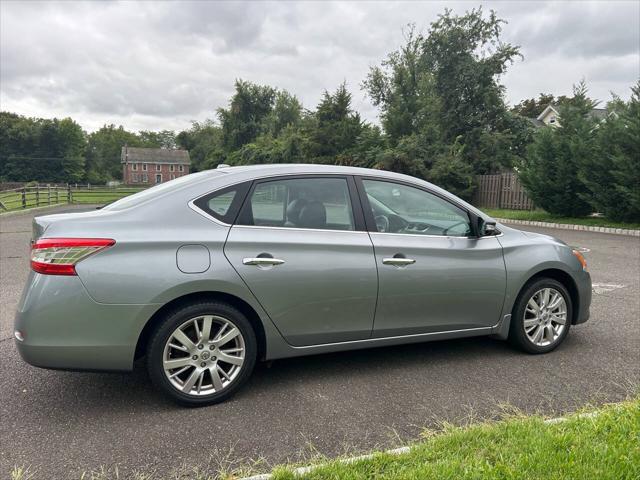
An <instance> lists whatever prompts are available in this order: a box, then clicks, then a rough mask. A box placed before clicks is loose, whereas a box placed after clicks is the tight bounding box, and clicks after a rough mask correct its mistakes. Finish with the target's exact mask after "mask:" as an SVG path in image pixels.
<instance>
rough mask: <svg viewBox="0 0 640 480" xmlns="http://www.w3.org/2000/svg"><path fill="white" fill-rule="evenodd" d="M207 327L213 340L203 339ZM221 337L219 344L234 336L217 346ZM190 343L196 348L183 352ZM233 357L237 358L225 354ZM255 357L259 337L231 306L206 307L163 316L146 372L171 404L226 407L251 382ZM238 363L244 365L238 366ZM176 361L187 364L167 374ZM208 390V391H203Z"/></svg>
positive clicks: (189, 307) (200, 304)
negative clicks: (222, 403)
mask: <svg viewBox="0 0 640 480" xmlns="http://www.w3.org/2000/svg"><path fill="white" fill-rule="evenodd" d="M205 321H208V322H209V323H208V324H209V332H210V337H211V338H209V336H208V337H207V338H205V337H204V335H205V334H204V332H205V331H206V326H205V324H204V322H205ZM223 326H224V328H225V330H223ZM218 328H219V330H217V329H218ZM234 328H235V329H237V330H234ZM178 330H180V332H181V333H180V332H178ZM183 334H184V335H185V336H186V337H185V336H183ZM199 335H201V336H199ZM217 335H219V340H218V343H219V342H220V341H224V339H225V338H226V337H227V336H231V335H235V336H233V337H232V339H231V340H228V341H227V342H228V343H224V344H222V345H218V344H216V342H215V341H216V338H214V336H217ZM178 339H180V340H178ZM199 339H200V340H199ZM189 341H191V342H192V345H189V346H185V345H187V344H189ZM232 342H234V343H232ZM228 346H232V347H236V348H231V349H229V348H227V347H228ZM225 349H226V350H225ZM183 350H184V351H183ZM232 351H233V354H232V353H225V352H232ZM216 354H217V355H218V357H216V356H215V355H216ZM237 355H238V356H237ZM173 356H175V358H174V357H173ZM205 356H206V358H205ZM241 357H242V358H241ZM256 357H257V341H256V335H255V332H254V330H253V327H252V326H251V323H250V322H249V321H248V320H247V318H246V317H245V316H244V315H243V314H242V313H241V312H240V311H238V310H237V309H236V308H234V307H233V306H231V305H228V304H226V303H221V302H213V301H212V302H207V301H205V302H198V303H193V304H189V305H186V306H183V307H180V308H178V309H175V310H172V311H170V312H168V313H167V314H166V315H165V316H164V318H163V321H161V322H160V323H159V324H158V326H157V327H156V329H155V331H154V332H153V334H152V335H151V339H150V341H149V344H148V346H147V370H148V372H149V376H150V378H151V381H152V382H153V384H154V385H155V386H156V387H157V388H158V389H160V390H161V391H162V392H163V393H165V394H166V395H167V396H169V397H170V398H171V399H172V400H174V401H175V402H177V403H178V404H180V405H183V406H187V407H201V406H206V405H213V404H215V403H219V402H222V401H224V400H226V399H228V398H229V397H231V396H232V395H233V394H235V393H236V392H237V391H238V390H239V389H240V388H241V387H242V385H243V384H244V383H245V382H246V381H247V380H248V379H249V377H250V376H251V373H252V371H253V368H254V366H255V363H256ZM225 360H229V361H230V362H233V364H232V363H226V362H225ZM240 360H242V364H241V365H236V363H238V362H240ZM172 361H176V362H182V364H184V363H188V364H187V365H182V364H180V365H179V366H178V367H176V368H175V369H173V370H171V369H169V368H168V367H167V369H165V366H168V365H169V363H167V362H172ZM171 365H173V364H171ZM183 368H186V370H185V371H184V372H182V373H178V374H176V372H178V371H179V370H182V369H183ZM174 374H176V375H174ZM192 375H193V376H197V380H196V382H197V384H194V383H193V381H192ZM225 375H226V376H225ZM214 376H215V377H216V380H217V381H215V380H214ZM170 377H171V378H170ZM200 377H202V380H201V379H200ZM222 383H224V385H223V384H222ZM204 384H210V386H209V387H204V386H203V385H204ZM190 385H192V386H190ZM216 387H218V388H216ZM201 388H202V390H201ZM186 389H189V391H188V392H186V391H185V390H186Z"/></svg>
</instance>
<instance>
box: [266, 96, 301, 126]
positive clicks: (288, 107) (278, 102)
mask: <svg viewBox="0 0 640 480" xmlns="http://www.w3.org/2000/svg"><path fill="white" fill-rule="evenodd" d="M301 119H302V103H300V100H298V98H297V97H296V96H295V95H291V94H290V93H289V92H287V91H286V90H280V91H277V92H276V96H275V101H274V105H273V109H272V110H271V112H270V114H269V115H268V117H267V118H266V123H267V131H268V132H269V133H270V134H271V135H272V136H273V137H277V136H278V135H280V133H281V132H282V130H283V129H285V128H287V127H297V126H299V125H300V120H301Z"/></svg>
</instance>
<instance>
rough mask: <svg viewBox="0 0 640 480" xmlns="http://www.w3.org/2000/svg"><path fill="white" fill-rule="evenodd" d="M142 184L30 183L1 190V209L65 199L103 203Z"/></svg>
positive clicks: (111, 200)
mask: <svg viewBox="0 0 640 480" xmlns="http://www.w3.org/2000/svg"><path fill="white" fill-rule="evenodd" d="M140 190H142V189H141V188H114V187H105V186H102V185H100V186H95V185H80V184H75V185H74V184H69V185H63V186H61V185H40V184H35V185H34V184H30V185H24V186H22V187H20V188H12V189H8V190H3V191H0V213H2V212H8V211H12V210H23V209H26V208H34V207H43V206H48V205H57V204H62V203H86V204H95V205H104V204H106V203H110V202H113V201H115V200H118V199H120V198H122V197H126V196H127V195H131V194H132V193H136V192H139V191H140Z"/></svg>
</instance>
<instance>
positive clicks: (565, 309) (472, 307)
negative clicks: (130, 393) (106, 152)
mask: <svg viewBox="0 0 640 480" xmlns="http://www.w3.org/2000/svg"><path fill="white" fill-rule="evenodd" d="M590 302H591V278H590V276H589V273H588V272H587V265H586V262H585V260H584V258H583V257H582V255H581V254H580V252H578V251H576V250H574V249H572V248H571V247H569V246H567V245H566V244H565V243H563V242H562V241H560V240H557V239H555V238H552V237H548V236H545V235H539V234H535V233H528V232H523V231H519V230H515V229H513V228H509V227H507V226H505V225H502V224H496V222H495V221H494V220H492V219H491V218H490V217H488V216H487V215H485V214H484V213H482V212H481V211H479V210H478V209H476V208H474V207H473V206H471V205H469V204H468V203H466V202H464V201H462V200H460V199H459V198H457V197H456V196H454V195H452V194H450V193H448V192H446V191H444V190H442V189H441V188H438V187H436V186H434V185H432V184H430V183H428V182H425V181H422V180H419V179H416V178H413V177H409V176H405V175H400V174H396V173H391V172H385V171H377V170H367V169H359V168H349V167H337V166H325V165H263V166H247V167H225V168H218V169H216V170H210V171H205V172H200V173H196V174H192V175H188V176H185V177H181V178H179V179H177V180H173V181H170V182H167V183H165V184H161V185H158V186H155V187H153V188H150V189H148V190H145V191H143V192H140V193H137V194H135V195H132V196H130V197H127V198H124V199H122V200H119V201H117V202H115V203H112V204H110V205H107V206H106V207H104V208H102V209H100V210H95V211H91V212H86V213H70V214H60V215H48V216H42V217H37V218H36V219H35V220H34V222H33V243H32V250H31V272H30V275H29V278H28V280H27V285H26V287H25V289H24V293H23V295H22V299H21V301H20V303H19V305H18V310H17V314H16V320H15V338H16V343H17V347H18V350H19V352H20V354H21V355H22V358H23V359H24V360H25V361H27V362H28V363H30V364H32V365H35V366H38V367H45V368H54V369H73V370H131V369H132V367H133V363H134V360H135V359H136V358H139V357H143V356H146V363H147V366H148V370H149V375H150V377H151V379H152V381H153V383H154V384H155V385H156V386H157V387H158V388H159V389H161V390H162V391H164V392H165V393H166V394H168V395H169V396H170V397H172V398H173V399H174V400H176V401H177V402H179V403H181V404H183V405H188V406H198V405H207V404H212V403H216V402H220V401H222V400H224V399H226V398H228V397H229V396H230V395H232V394H233V393H235V392H236V391H237V390H238V389H239V388H240V387H241V386H242V384H243V383H244V382H245V381H246V380H247V379H248V377H249V376H250V375H251V372H252V370H253V367H254V365H255V363H256V361H259V360H272V359H277V358H285V357H295V356H299V355H310V354H318V353H325V352H335V351H339V350H350V349H359V348H370V347H379V346H386V345H396V344H402V343H413V342H425V341H430V340H440V339H451V338H460V337H471V336H478V335H494V336H496V337H499V338H502V339H508V340H509V341H510V342H511V343H512V344H513V345H515V346H517V347H518V348H520V349H522V350H524V351H526V352H529V353H546V352H549V351H551V350H553V349H554V348H556V347H557V346H558V345H559V344H560V343H561V342H562V341H563V340H564V339H565V337H566V336H567V334H568V333H569V328H570V327H571V326H572V325H575V324H579V323H582V322H585V321H586V320H587V319H588V318H589V304H590ZM356 374H357V373H356Z"/></svg>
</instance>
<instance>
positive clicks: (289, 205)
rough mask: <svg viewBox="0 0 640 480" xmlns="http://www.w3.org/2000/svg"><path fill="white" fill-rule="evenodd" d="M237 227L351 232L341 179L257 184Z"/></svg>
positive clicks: (351, 220) (345, 187)
mask: <svg viewBox="0 0 640 480" xmlns="http://www.w3.org/2000/svg"><path fill="white" fill-rule="evenodd" d="M238 223H239V224H242V225H255V226H266V227H288V228H312V229H322V230H355V223H354V218H353V210H352V208H351V198H350V196H349V187H348V184H347V180H346V179H344V178H292V179H286V180H273V181H267V182H262V183H258V184H257V185H256V187H255V188H254V189H253V192H252V194H251V197H250V198H249V199H248V200H247V201H246V202H245V206H244V208H243V211H242V213H241V214H240V217H239V220H238Z"/></svg>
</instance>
